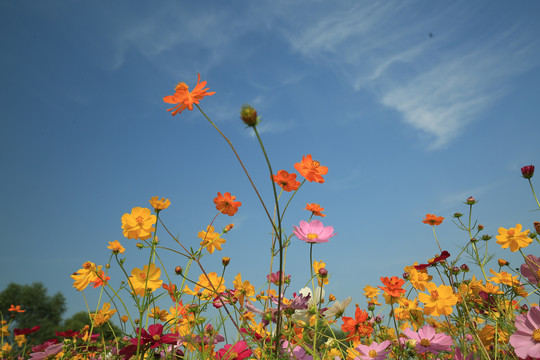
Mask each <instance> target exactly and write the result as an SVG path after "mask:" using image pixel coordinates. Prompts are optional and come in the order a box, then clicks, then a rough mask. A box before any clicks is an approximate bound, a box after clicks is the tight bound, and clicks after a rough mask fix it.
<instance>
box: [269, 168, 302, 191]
mask: <svg viewBox="0 0 540 360" xmlns="http://www.w3.org/2000/svg"><path fill="white" fill-rule="evenodd" d="M272 180H274V181H275V182H276V183H277V184H278V185H279V186H281V188H282V189H283V190H284V191H295V190H298V187H300V181H296V174H295V173H291V174H289V173H288V172H287V171H285V170H279V171H278V173H277V175H272Z"/></svg>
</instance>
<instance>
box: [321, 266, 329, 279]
mask: <svg viewBox="0 0 540 360" xmlns="http://www.w3.org/2000/svg"><path fill="white" fill-rule="evenodd" d="M319 276H320V277H321V278H323V279H324V278H326V277H327V276H328V270H326V269H325V268H320V269H319Z"/></svg>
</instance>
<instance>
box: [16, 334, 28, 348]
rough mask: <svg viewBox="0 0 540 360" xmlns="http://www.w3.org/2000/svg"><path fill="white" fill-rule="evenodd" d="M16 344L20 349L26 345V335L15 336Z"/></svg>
mask: <svg viewBox="0 0 540 360" xmlns="http://www.w3.org/2000/svg"><path fill="white" fill-rule="evenodd" d="M15 342H16V343H17V345H19V347H22V346H23V344H24V343H26V336H24V334H21V335H15Z"/></svg>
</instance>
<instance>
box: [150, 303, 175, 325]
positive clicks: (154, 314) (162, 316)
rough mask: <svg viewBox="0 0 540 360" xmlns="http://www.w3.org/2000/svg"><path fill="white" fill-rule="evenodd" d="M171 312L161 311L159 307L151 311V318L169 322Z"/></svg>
mask: <svg viewBox="0 0 540 360" xmlns="http://www.w3.org/2000/svg"><path fill="white" fill-rule="evenodd" d="M169 315H170V314H169V312H168V311H167V310H165V309H163V310H160V308H159V306H156V307H155V308H153V309H151V310H150V314H149V315H148V316H150V317H151V318H154V319H157V320H160V321H167V318H168V317H169Z"/></svg>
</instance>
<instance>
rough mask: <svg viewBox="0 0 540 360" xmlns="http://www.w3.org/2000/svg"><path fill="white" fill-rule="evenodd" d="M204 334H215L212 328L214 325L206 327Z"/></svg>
mask: <svg viewBox="0 0 540 360" xmlns="http://www.w3.org/2000/svg"><path fill="white" fill-rule="evenodd" d="M204 332H205V333H207V334H213V333H214V327H213V326H212V324H206V326H205V327H204Z"/></svg>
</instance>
